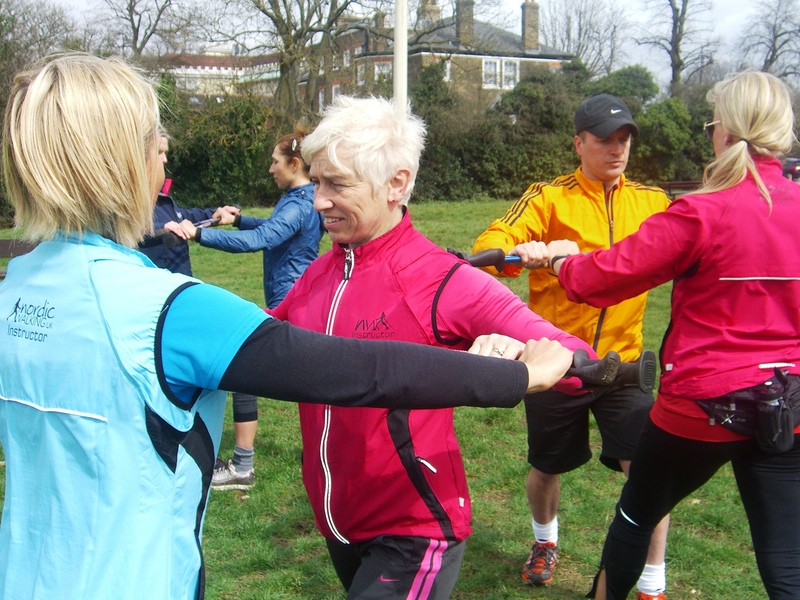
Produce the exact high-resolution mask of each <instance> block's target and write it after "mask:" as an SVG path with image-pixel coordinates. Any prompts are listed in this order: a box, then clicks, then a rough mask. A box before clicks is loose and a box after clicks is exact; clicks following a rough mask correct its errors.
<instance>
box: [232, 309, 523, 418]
mask: <svg viewBox="0 0 800 600" xmlns="http://www.w3.org/2000/svg"><path fill="white" fill-rule="evenodd" d="M527 385H528V370H527V367H526V366H525V365H524V364H523V363H522V362H520V361H516V360H502V359H496V358H487V357H482V356H475V355H472V354H467V353H466V352H458V351H454V350H444V349H441V348H434V347H431V346H425V345H422V344H412V343H405V342H378V341H361V340H353V339H349V338H341V337H335V336H327V335H322V334H320V333H315V332H311V331H307V330H304V329H301V328H299V327H294V326H292V325H290V324H288V323H284V322H281V321H278V320H277V319H269V320H268V321H265V322H264V323H263V324H262V325H260V326H259V327H258V328H257V329H256V330H255V331H254V332H253V333H252V335H250V337H249V338H248V339H247V340H246V341H245V343H244V344H243V345H242V347H241V348H240V349H239V351H238V352H237V353H236V356H234V358H233V360H232V361H231V363H230V365H229V366H228V368H227V370H226V371H225V374H224V375H223V377H222V380H221V381H220V389H223V390H228V391H237V392H244V393H248V394H255V395H256V396H262V397H267V398H274V399H277V400H289V401H292V402H310V403H316V404H332V405H338V406H373V407H381V408H445V407H449V406H501V407H512V406H515V405H516V404H518V403H519V401H520V400H521V399H522V397H523V396H524V395H525V392H526V389H527Z"/></svg>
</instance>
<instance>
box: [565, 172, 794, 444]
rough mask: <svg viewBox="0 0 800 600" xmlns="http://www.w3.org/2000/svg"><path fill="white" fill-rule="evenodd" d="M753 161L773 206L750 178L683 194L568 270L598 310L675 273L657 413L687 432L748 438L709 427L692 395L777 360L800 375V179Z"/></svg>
mask: <svg viewBox="0 0 800 600" xmlns="http://www.w3.org/2000/svg"><path fill="white" fill-rule="evenodd" d="M754 160H755V162H756V166H757V168H758V172H759V174H760V175H761V178H762V179H763V181H764V183H765V185H766V186H767V188H768V189H769V190H770V195H771V197H772V208H771V209H770V206H769V205H768V204H767V202H766V201H765V200H764V199H763V198H762V197H761V195H760V194H759V191H758V188H757V187H756V184H755V181H754V180H753V178H752V176H750V175H748V176H747V177H746V179H745V180H744V181H742V183H740V184H738V185H736V186H734V187H733V188H730V189H727V190H723V191H720V192H715V193H712V194H693V195H689V196H685V197H683V198H679V199H678V200H675V201H674V202H672V204H671V205H670V207H669V208H668V209H667V210H666V212H663V213H658V214H656V215H653V216H652V217H650V218H649V219H647V220H646V221H645V222H644V223H643V224H642V226H641V229H640V230H639V232H638V233H635V234H633V235H631V236H629V237H627V238H625V239H624V240H622V241H620V242H618V243H617V244H615V245H614V246H612V248H611V249H610V250H605V251H602V250H601V251H595V252H592V253H590V254H584V255H579V256H574V257H570V258H568V259H567V260H566V261H564V263H563V265H562V267H561V271H560V272H559V281H560V282H561V283H562V285H563V286H564V287H565V288H566V289H567V295H568V297H569V299H570V300H573V301H575V302H587V303H589V304H592V305H593V306H608V305H611V304H616V303H617V302H619V301H620V300H622V299H624V298H629V297H631V296H635V295H638V294H641V293H642V292H643V291H645V290H648V289H650V288H653V287H655V286H657V285H660V284H662V283H664V282H666V281H669V280H674V285H673V291H672V318H671V323H670V326H669V329H668V330H667V333H666V335H665V337H664V343H663V345H662V349H661V362H662V368H663V373H662V375H661V385H660V390H659V395H658V398H657V400H656V404H655V407H654V408H653V412H652V414H651V417H652V419H653V421H654V422H655V423H656V425H658V426H659V427H661V428H662V429H665V430H666V431H668V432H670V433H673V434H676V435H680V436H683V437H688V438H693V439H698V440H706V441H726V440H735V439H742V438H741V436H738V435H737V434H735V433H732V432H730V431H729V430H727V429H725V428H724V427H721V426H714V427H712V426H710V425H709V423H708V417H707V416H706V415H705V413H703V412H702V411H701V410H700V408H699V407H698V406H697V404H696V403H695V402H694V401H693V400H695V399H703V398H714V397H717V396H721V395H723V394H726V393H728V392H732V391H734V390H738V389H741V388H744V387H748V386H752V385H756V384H758V383H762V382H763V381H765V380H767V379H769V378H770V377H771V376H772V368H771V367H769V366H766V365H767V364H768V363H776V362H779V363H789V364H790V365H791V366H789V367H788V370H789V372H791V373H800V310H798V307H800V260H798V257H800V231H798V227H797V223H798V222H800V185H798V184H796V183H794V182H792V181H791V180H789V179H786V178H784V177H782V174H781V164H780V162H778V161H777V160H776V159H769V158H759V157H755V158H754ZM760 365H762V366H761V367H760ZM797 431H798V432H800V427H799V428H798V430H797Z"/></svg>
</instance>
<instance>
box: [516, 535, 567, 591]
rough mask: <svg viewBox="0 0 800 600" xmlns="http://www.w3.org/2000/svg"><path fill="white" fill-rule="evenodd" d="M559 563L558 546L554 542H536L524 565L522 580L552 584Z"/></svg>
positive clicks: (528, 582) (529, 583)
mask: <svg viewBox="0 0 800 600" xmlns="http://www.w3.org/2000/svg"><path fill="white" fill-rule="evenodd" d="M556 564H558V546H556V545H555V544H554V543H553V542H544V543H540V542H534V544H533V546H532V547H531V553H530V556H528V561H527V562H526V563H525V566H524V567H522V581H524V582H525V583H527V584H528V585H551V584H552V583H553V571H555V570H556Z"/></svg>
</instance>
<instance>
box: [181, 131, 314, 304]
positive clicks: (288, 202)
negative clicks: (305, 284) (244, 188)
mask: <svg viewBox="0 0 800 600" xmlns="http://www.w3.org/2000/svg"><path fill="white" fill-rule="evenodd" d="M304 136H305V132H304V131H302V130H300V129H297V130H296V131H295V133H293V134H289V135H285V136H283V137H282V138H281V139H280V140H278V143H277V144H276V145H275V149H274V150H273V152H272V165H271V166H270V168H269V172H270V173H271V174H272V177H273V178H274V179H275V184H276V185H277V186H278V187H279V188H280V189H282V190H285V192H286V193H285V194H284V195H283V196H282V197H281V199H280V200H278V204H277V205H276V206H275V210H273V211H272V216H271V217H270V218H268V219H259V218H256V217H247V216H243V215H233V214H230V213H229V214H227V215H219V214H218V215H217V216H221V217H222V218H221V220H220V222H219V223H218V225H234V226H235V227H238V228H239V231H231V230H219V229H202V228H197V227H195V226H194V225H193V224H192V223H191V221H188V220H186V221H183V222H182V225H183V227H184V229H185V231H186V233H188V234H189V236H190V238H191V239H194V240H195V241H197V242H199V243H200V245H201V246H206V247H208V248H216V249H217V250H223V251H225V252H258V251H259V250H261V251H263V253H264V300H265V301H266V305H267V307H269V308H273V307H275V306H277V305H278V304H279V303H280V301H281V300H283V298H284V296H286V293H287V292H288V291H289V288H291V287H292V284H293V283H294V282H295V280H296V279H297V278H298V277H300V275H302V273H303V271H305V270H306V267H307V266H308V265H309V264H310V263H311V261H312V260H314V259H315V258H317V255H318V254H319V241H320V239H322V233H323V231H324V229H323V227H322V217H320V215H319V213H317V212H316V211H315V210H314V185H313V184H312V183H311V180H310V179H309V178H308V165H307V164H305V163H304V162H303V158H302V157H301V156H300V143H301V142H302V140H303V137H304Z"/></svg>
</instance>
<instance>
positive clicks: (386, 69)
mask: <svg viewBox="0 0 800 600" xmlns="http://www.w3.org/2000/svg"><path fill="white" fill-rule="evenodd" d="M391 74H392V63H390V62H376V63H375V81H378V79H380V77H381V76H383V77H384V78H386V77H389V76H390V75H391Z"/></svg>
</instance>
